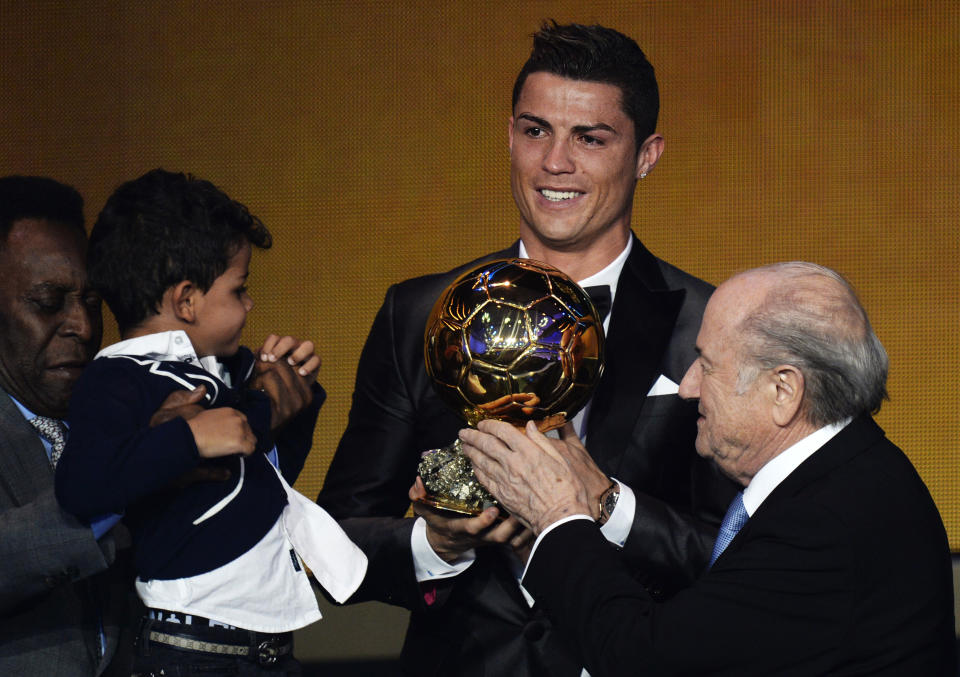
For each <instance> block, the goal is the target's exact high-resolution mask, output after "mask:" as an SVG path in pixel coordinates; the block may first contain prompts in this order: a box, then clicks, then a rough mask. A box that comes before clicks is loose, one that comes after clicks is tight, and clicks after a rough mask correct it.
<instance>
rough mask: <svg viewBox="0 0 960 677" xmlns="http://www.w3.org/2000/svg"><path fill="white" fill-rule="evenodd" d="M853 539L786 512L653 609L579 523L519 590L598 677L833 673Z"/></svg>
mask: <svg viewBox="0 0 960 677" xmlns="http://www.w3.org/2000/svg"><path fill="white" fill-rule="evenodd" d="M786 534H789V536H785V535H786ZM851 540H852V539H851V538H850V534H849V532H848V531H847V530H846V527H845V526H844V525H843V519H842V515H837V514H835V513H833V512H831V511H828V510H824V509H821V508H819V507H817V506H811V505H809V504H807V505H796V504H788V505H786V506H784V507H782V508H781V509H778V511H777V513H776V514H775V515H772V516H771V515H768V519H767V520H766V521H764V522H763V523H762V524H758V525H755V528H754V529H753V530H752V533H750V535H749V540H748V542H745V543H743V544H742V547H740V548H739V549H738V550H737V551H736V552H731V553H730V554H729V555H727V554H725V556H724V557H722V558H721V559H720V560H719V561H718V562H717V564H715V565H714V568H713V569H712V570H711V571H710V573H709V574H708V575H706V576H704V577H703V578H702V579H701V580H700V581H698V582H697V583H696V584H695V585H694V586H693V587H691V588H689V589H687V590H684V591H682V592H680V593H678V594H677V595H676V596H675V597H674V598H672V599H671V600H669V601H667V602H665V603H656V602H654V601H653V600H652V599H651V598H650V596H649V595H648V594H647V592H646V590H645V589H644V587H643V586H642V585H640V584H639V583H638V582H637V581H636V580H635V579H634V577H633V573H632V572H631V570H630V569H629V568H628V567H627V566H626V565H625V563H624V561H623V558H622V555H621V554H620V553H618V552H617V551H616V550H615V549H614V548H612V547H611V546H610V545H609V544H607V543H606V541H605V540H603V538H602V536H600V535H599V533H598V530H597V529H596V527H595V526H594V525H592V524H591V523H590V522H587V521H574V522H570V523H568V524H564V525H561V526H560V527H557V528H556V529H555V530H553V531H551V532H550V533H549V534H547V535H546V536H545V537H544V539H543V540H542V541H541V543H540V544H539V546H538V548H537V550H536V552H535V553H534V556H533V558H532V559H531V562H530V565H529V568H528V570H527V574H526V576H525V578H524V581H523V584H524V586H525V587H526V588H527V589H528V590H529V591H530V592H531V594H532V595H533V596H534V598H535V599H536V600H537V603H538V604H542V605H543V606H544V607H545V608H546V609H547V613H548V614H549V615H550V616H551V618H552V620H553V621H554V623H555V624H556V625H557V626H558V628H559V629H560V630H561V632H563V633H564V635H565V636H566V638H567V640H568V641H570V642H573V643H575V644H576V645H577V646H578V647H579V650H580V652H581V655H582V656H583V659H584V663H585V665H586V667H587V669H588V670H589V671H590V674H591V675H593V677H603V676H605V675H620V674H623V669H624V666H631V669H632V670H634V671H635V672H636V673H637V674H644V675H680V674H683V675H731V676H733V675H737V676H746V675H785V674H804V675H813V674H827V673H830V672H831V671H832V669H834V668H835V667H836V664H835V663H834V662H833V661H835V660H836V653H835V652H836V651H837V650H838V649H839V647H841V646H842V645H843V643H844V642H845V641H849V639H848V638H849V633H850V632H851V630H852V627H851V619H852V618H854V613H853V610H854V606H855V605H856V603H857V594H856V590H857V586H856V583H855V580H854V579H855V572H856V565H855V564H856V562H855V556H854V553H853V548H852V546H851ZM557 562H563V566H557Z"/></svg>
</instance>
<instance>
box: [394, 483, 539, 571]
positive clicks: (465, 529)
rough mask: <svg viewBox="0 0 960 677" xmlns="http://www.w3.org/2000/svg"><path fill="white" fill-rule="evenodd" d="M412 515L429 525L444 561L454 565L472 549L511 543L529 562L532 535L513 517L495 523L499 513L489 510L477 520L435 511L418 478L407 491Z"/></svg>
mask: <svg viewBox="0 0 960 677" xmlns="http://www.w3.org/2000/svg"><path fill="white" fill-rule="evenodd" d="M408 495H409V496H410V500H411V501H412V502H413V512H414V514H416V515H417V516H419V517H422V518H423V519H424V521H426V523H427V541H428V542H429V543H430V547H431V548H433V551H434V552H435V553H437V556H438V557H440V559H442V560H443V561H445V562H453V561H454V560H456V559H457V558H458V557H460V556H461V555H462V554H463V553H465V552H467V551H468V550H470V549H472V548H479V547H483V546H486V545H502V544H505V543H506V544H509V545H510V546H511V547H512V548H513V549H514V551H516V552H517V554H518V555H519V556H520V557H521V558H522V559H523V560H524V561H526V557H527V555H528V554H529V549H530V545H531V543H532V541H533V534H532V533H530V531H529V530H528V529H526V528H525V527H524V526H523V525H522V524H520V522H519V521H517V519H516V518H514V517H508V518H507V519H505V520H503V521H502V522H500V523H499V524H497V523H496V521H497V517H498V516H499V514H500V511H499V510H498V509H497V508H495V507H491V508H487V509H486V510H484V511H483V512H482V513H480V514H479V515H477V516H476V517H464V516H455V517H453V516H451V515H452V513H450V512H448V511H445V510H436V509H434V508H432V507H430V506H429V505H426V504H425V503H420V502H419V501H420V499H421V498H423V497H424V496H426V495H427V492H426V489H425V488H424V486H423V480H421V479H420V478H419V477H418V478H417V479H416V481H415V482H414V483H413V486H412V487H410V491H409V492H408Z"/></svg>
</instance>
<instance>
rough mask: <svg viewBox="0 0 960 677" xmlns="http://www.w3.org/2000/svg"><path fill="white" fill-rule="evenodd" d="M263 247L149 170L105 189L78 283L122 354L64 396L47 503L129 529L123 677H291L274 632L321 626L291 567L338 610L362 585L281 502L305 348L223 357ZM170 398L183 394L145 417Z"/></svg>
mask: <svg viewBox="0 0 960 677" xmlns="http://www.w3.org/2000/svg"><path fill="white" fill-rule="evenodd" d="M270 245H271V237H270V233H269V232H268V231H267V229H266V227H265V226H264V225H263V224H262V223H261V222H260V220H259V219H257V218H256V217H254V216H252V215H251V214H250V213H249V212H248V211H247V209H246V207H244V206H243V205H241V204H239V203H237V202H235V201H233V200H231V199H230V198H229V197H227V196H226V195H225V194H224V193H223V192H222V191H220V190H219V189H217V188H216V187H215V186H213V185H212V184H211V183H209V182H207V181H201V180H198V179H195V178H193V177H191V176H187V175H184V174H174V173H170V172H166V171H163V170H161V169H157V170H154V171H151V172H149V173H147V174H145V175H144V176H142V177H140V178H139V179H136V180H134V181H130V182H128V183H126V184H124V185H122V186H120V187H119V188H118V189H117V190H116V191H115V192H114V194H113V195H112V196H111V197H110V199H109V200H108V201H107V204H106V206H105V207H104V209H103V211H102V212H101V214H100V216H99V218H98V220H97V223H96V224H95V225H94V228H93V231H92V233H91V237H90V250H89V255H88V266H89V276H90V282H91V284H92V285H93V286H94V288H95V289H97V291H98V292H99V293H100V294H101V295H102V296H103V298H104V299H105V300H106V302H107V304H108V305H109V307H110V309H111V310H112V311H113V314H114V316H115V317H116V319H117V323H118V326H119V329H120V333H121V336H122V338H123V340H122V341H120V342H119V343H116V344H114V345H112V346H108V347H107V348H105V349H103V350H102V351H100V353H99V354H98V355H97V357H96V359H95V360H94V361H93V363H91V365H90V366H89V367H88V368H87V370H86V371H85V372H84V374H83V376H82V377H81V379H80V380H79V382H78V383H77V385H76V388H75V389H74V393H73V398H72V401H71V405H70V416H69V421H70V425H71V428H70V436H69V441H68V443H67V448H66V449H65V450H64V452H63V455H62V457H61V459H60V462H59V464H58V466H57V473H56V493H57V499H58V500H59V501H60V503H61V505H62V506H63V507H64V509H66V510H67V511H69V512H71V513H73V514H74V515H76V516H77V517H78V518H80V519H81V520H86V521H90V520H91V519H94V518H97V517H100V516H102V515H105V514H108V513H116V514H120V513H122V514H123V515H124V518H123V519H124V521H125V523H126V524H127V526H128V527H129V528H130V531H131V533H132V535H133V542H134V559H135V566H136V570H137V574H138V579H137V582H136V588H137V592H138V593H139V595H140V597H141V599H142V600H143V602H144V604H145V605H146V606H147V608H148V614H147V617H146V618H145V619H144V621H143V622H142V623H141V632H140V635H139V638H138V646H137V655H136V658H135V665H134V672H135V673H137V672H142V673H146V674H150V673H151V672H152V673H153V674H181V673H180V672H177V670H179V669H180V668H181V667H183V669H184V670H186V666H194V667H197V666H203V667H206V668H210V669H213V668H215V667H217V666H220V667H229V666H231V665H232V666H233V667H238V666H236V664H237V663H238V662H239V663H242V664H243V665H242V668H243V671H242V674H248V673H249V674H255V673H256V670H257V669H258V668H257V666H258V665H259V666H263V669H264V670H267V669H269V671H270V674H277V671H278V670H280V671H281V674H284V673H283V669H284V668H286V669H289V670H291V671H293V673H294V674H299V672H298V664H297V663H296V661H295V660H294V658H293V656H292V653H291V652H292V639H291V637H292V633H291V631H292V630H294V629H296V628H300V627H303V626H305V625H307V624H309V623H311V622H313V621H315V620H317V619H319V618H320V612H319V610H318V608H317V604H316V597H315V595H314V592H313V590H312V588H311V586H310V582H309V580H308V578H307V574H306V572H305V571H304V566H303V564H304V563H306V565H307V566H309V567H310V569H312V571H313V573H314V575H315V577H316V578H317V580H318V582H319V583H320V584H321V586H323V588H324V589H325V590H326V592H327V593H328V594H329V595H330V596H331V597H332V598H333V599H335V600H336V601H338V602H342V601H344V600H345V599H346V598H347V597H349V596H350V594H351V593H352V592H354V591H355V590H356V588H357V587H358V586H359V584H360V582H361V580H362V579H363V576H364V573H365V571H366V565H367V561H366V557H365V556H364V555H363V553H362V552H361V551H360V550H359V549H358V548H357V547H356V546H355V545H354V544H353V543H352V542H351V541H350V540H349V539H348V538H347V537H346V535H345V534H344V533H343V532H342V531H341V530H340V528H339V526H337V524H336V522H334V521H333V519H332V518H331V517H330V516H329V515H327V513H326V512H324V511H323V510H322V509H321V508H319V507H318V506H317V505H316V504H315V503H313V501H310V500H308V499H306V498H305V497H303V496H302V495H300V494H299V493H297V492H296V491H294V490H293V489H291V488H290V485H291V484H293V482H294V480H295V479H296V477H297V475H298V474H299V472H300V470H301V469H302V467H303V464H304V461H305V460H306V457H307V454H308V453H309V451H310V446H311V442H312V437H313V428H314V425H315V423H316V418H317V413H318V412H319V409H320V405H321V404H322V402H323V399H324V397H325V394H324V393H323V390H322V389H321V388H320V386H319V385H317V384H316V383H315V379H316V374H317V370H318V369H319V366H320V360H319V358H318V357H317V356H316V355H314V351H313V344H312V343H310V342H309V341H305V342H300V341H297V340H296V339H293V338H291V337H283V338H278V337H276V336H270V337H269V338H268V339H267V341H266V342H265V343H264V346H263V348H261V350H260V351H259V356H254V355H253V354H252V353H251V352H250V351H249V350H248V349H246V348H244V347H242V346H240V333H241V330H242V329H243V326H244V322H245V319H246V315H247V313H248V312H249V311H250V309H251V308H252V307H253V301H252V300H251V299H250V297H249V296H248V294H247V288H246V280H247V274H248V264H249V262H250V255H251V250H252V247H253V246H256V247H259V248H264V249H265V248H268V247H269V246H270ZM258 357H259V359H258ZM176 390H186V391H192V394H191V395H189V396H186V397H184V405H183V406H181V408H180V409H179V410H161V411H157V410H158V407H160V405H161V403H163V402H164V400H165V398H166V397H167V396H168V395H170V394H171V392H173V391H176ZM177 414H179V415H177ZM227 471H229V472H227ZM225 477H228V478H229V479H224V478H225ZM160 670H165V672H160ZM251 670H252V671H253V672H250V671H251ZM190 674H193V673H192V672H191V673H190ZM231 674H233V673H231Z"/></svg>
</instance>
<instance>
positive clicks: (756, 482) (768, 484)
mask: <svg viewBox="0 0 960 677" xmlns="http://www.w3.org/2000/svg"><path fill="white" fill-rule="evenodd" d="M852 420H853V419H852V418H846V419H844V420H842V421H840V422H838V423H831V424H829V425H825V426H823V427H822V428H820V429H819V430H816V431H814V432H812V433H810V434H809V435H807V436H806V437H804V438H803V439H802V440H800V441H799V442H797V443H796V444H794V445H793V446H791V447H788V448H787V449H784V450H783V451H781V452H780V453H779V454H777V455H776V456H774V457H773V458H772V459H770V460H769V461H767V463H766V464H765V465H764V466H763V467H762V468H760V470H758V471H757V474H756V475H754V476H753V479H751V480H750V484H748V485H747V488H746V489H744V490H743V507H744V508H746V510H747V514H748V515H750V516H753V513H755V512H756V511H757V508H759V507H760V504H761V503H763V502H764V500H766V498H767V496H769V495H770V494H771V493H773V490H774V489H776V488H777V487H778V486H779V485H780V483H781V482H783V480H785V479H786V478H787V476H789V475H790V473H792V472H793V471H794V470H796V469H797V467H798V466H799V465H800V464H801V463H803V462H804V461H806V460H807V459H808V458H810V457H811V456H812V455H813V452H815V451H816V450H817V449H819V448H820V447H822V446H823V445H824V444H826V443H827V442H829V441H830V440H831V438H833V436H834V435H836V434H837V433H838V432H840V431H841V430H843V429H844V428H846V427H847V425H848V424H849V423H850V421H852Z"/></svg>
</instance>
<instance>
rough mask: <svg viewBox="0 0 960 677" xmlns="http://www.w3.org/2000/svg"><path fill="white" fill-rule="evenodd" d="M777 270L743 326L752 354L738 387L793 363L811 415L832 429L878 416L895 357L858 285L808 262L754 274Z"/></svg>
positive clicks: (747, 352) (813, 420)
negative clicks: (858, 292) (847, 420)
mask: <svg viewBox="0 0 960 677" xmlns="http://www.w3.org/2000/svg"><path fill="white" fill-rule="evenodd" d="M752 273H770V274H774V275H776V276H777V277H778V278H779V279H780V281H782V284H777V285H776V286H774V287H773V288H772V289H771V290H770V291H769V292H768V293H767V295H766V298H764V300H763V301H762V302H761V303H760V305H759V307H758V308H757V309H756V310H755V311H754V312H753V313H750V315H748V316H747V317H746V318H745V319H744V320H743V322H742V323H741V326H740V329H741V331H742V332H743V336H744V345H743V347H742V348H741V351H742V356H743V359H744V365H743V367H744V368H743V369H741V372H740V375H739V379H738V389H739V390H741V391H742V390H744V389H745V388H746V386H747V385H749V383H751V382H753V380H754V379H755V378H756V377H757V375H758V374H759V373H760V371H762V370H769V369H773V368H775V367H777V366H778V365H781V364H789V365H792V366H794V367H796V368H797V369H799V370H800V372H801V373H802V374H803V378H804V385H805V391H804V410H805V411H804V413H805V415H806V417H807V419H808V420H809V422H810V423H812V424H814V425H816V426H824V425H827V424H829V423H836V422H837V421H841V420H843V419H844V418H847V417H851V416H857V415H860V414H863V413H876V412H877V411H879V410H880V405H881V404H882V402H883V400H885V399H888V396H887V388H886V382H887V373H888V370H889V360H888V358H887V352H886V350H884V348H883V345H882V344H881V343H880V339H878V338H877V335H876V334H875V333H874V331H873V328H872V327H871V326H870V321H869V320H868V319H867V313H866V311H865V310H864V309H863V306H862V305H861V304H860V301H859V299H857V295H856V292H855V291H854V290H853V287H852V286H851V285H850V283H849V282H847V281H846V280H845V279H844V278H843V276H842V275H840V274H839V273H837V272H835V271H833V270H831V269H829V268H826V267H824V266H820V265H817V264H815V263H807V262H804V261H791V262H789V263H777V264H773V265H770V266H765V267H763V268H757V269H755V270H751V271H748V273H747V274H752Z"/></svg>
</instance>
